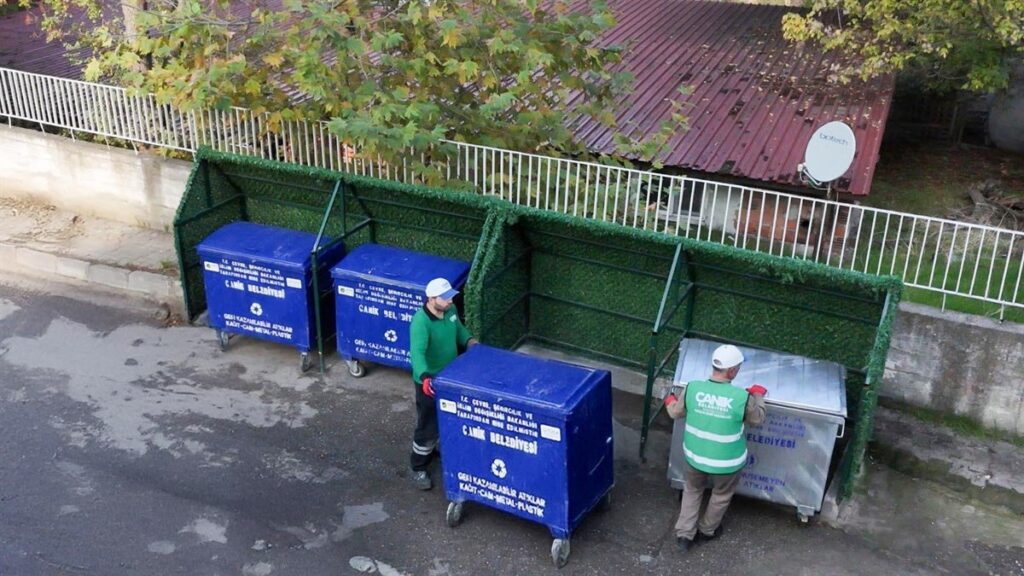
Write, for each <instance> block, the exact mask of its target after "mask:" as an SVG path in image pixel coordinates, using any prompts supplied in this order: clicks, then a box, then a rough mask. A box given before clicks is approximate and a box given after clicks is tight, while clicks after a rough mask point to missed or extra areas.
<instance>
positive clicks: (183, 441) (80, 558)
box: [0, 279, 1020, 576]
mask: <svg viewBox="0 0 1024 576" xmlns="http://www.w3.org/2000/svg"><path fill="white" fill-rule="evenodd" d="M153 312H154V309H151V308H149V307H148V306H147V305H145V304H141V303H137V302H133V301H131V300H126V299H124V298H109V297H102V296H96V295H90V294H89V293H87V292H84V291H83V290H79V289H68V288H59V287H46V289H45V291H41V290H40V287H39V285H38V284H35V285H26V284H24V283H23V282H13V283H12V281H11V280H10V279H8V280H7V281H2V279H0V453H2V454H3V455H4V458H3V459H2V460H0V574H3V575H8V574H10V575H35V574H45V575H50V574H62V575H64V574H68V575H77V574H87V575H99V574H104V575H105V574H110V575H121V574H131V575H135V574H146V575H149V574H161V575H162V574H188V575H190V576H199V575H214V574H222V575H228V574H241V575H245V576H253V575H257V576H269V575H299V576H315V575H321V574H323V575H328V574H329V575H346V574H360V573H377V574H382V575H385V576H395V575H406V576H413V575H415V576H442V575H452V576H454V575H474V576H475V575H490V574H495V575H498V574H515V575H519V574H555V573H558V571H556V570H555V569H554V568H553V567H552V566H551V562H550V558H549V554H550V553H549V551H550V545H551V539H550V535H549V534H548V532H547V530H546V529H545V528H543V527H541V526H540V525H537V524H532V523H529V522H526V521H523V520H519V519H516V518H513V517H510V516H507V515H504V514H501V513H499V512H496V511H493V510H490V509H488V508H485V507H482V506H474V505H472V504H467V508H466V512H465V518H464V521H463V523H462V524H461V526H459V527H458V528H456V529H451V528H448V527H447V526H446V525H445V521H444V511H445V505H446V501H445V499H444V495H443V492H442V490H440V489H439V488H435V489H434V490H432V491H430V492H418V491H416V490H414V489H412V487H411V485H410V483H409V480H408V479H407V472H406V466H407V461H408V449H409V445H410V434H411V428H412V425H413V420H414V411H413V406H412V400H411V383H409V382H408V380H407V376H406V375H405V374H403V373H401V372H398V371H395V370H388V369H375V370H371V371H370V373H369V374H368V375H367V376H366V377H365V378H362V379H358V380H356V379H353V378H351V377H350V376H349V375H348V374H347V372H346V371H345V370H344V367H343V366H341V365H339V366H336V367H334V369H333V370H331V371H330V372H329V373H328V374H327V376H326V377H324V378H321V377H319V375H314V374H310V375H306V376H301V377H300V376H299V375H298V370H297V366H298V355H297V353H295V352H294V351H293V350H289V349H287V348H283V347H280V346H277V345H272V344H267V343H262V342H256V341H252V340H245V339H238V340H235V341H232V345H231V348H230V349H229V351H228V352H226V353H222V352H221V351H220V350H219V349H218V348H217V346H216V343H215V338H214V335H213V333H212V331H211V330H209V329H204V328H201V327H192V326H170V327H168V326H166V325H165V324H164V323H163V322H162V321H160V320H158V319H156V318H155V317H154V314H153ZM615 403H616V407H615V412H616V422H617V424H616V439H615V441H616V449H617V456H616V465H615V467H616V487H615V489H614V499H613V503H612V506H611V507H610V508H609V509H607V510H603V511H598V512H595V513H594V514H592V515H591V516H590V517H589V518H588V519H587V520H585V521H584V523H583V524H582V525H581V526H580V527H579V529H578V530H577V532H576V533H575V534H574V535H573V537H572V556H571V558H570V562H569V565H568V566H567V567H565V568H564V569H563V570H562V571H561V573H562V574H567V575H574V574H719V575H722V574H758V575H761V574H865V575H867V574H871V575H875V574H934V573H957V574H970V573H977V574H985V573H990V572H996V573H1010V571H1012V570H1013V569H1014V566H1020V564H1019V561H1020V554H1019V551H1020V549H1019V548H1017V549H1012V548H1005V549H1004V548H1001V547H996V548H995V549H994V550H995V552H992V550H993V549H990V548H985V550H986V551H987V552H984V553H980V552H979V554H978V555H977V556H973V557H970V558H968V559H967V560H964V559H963V558H960V557H958V558H953V556H954V554H945V555H944V554H942V553H941V552H942V550H948V547H944V546H943V543H942V542H938V543H934V545H930V546H929V545H924V544H922V545H921V546H920V547H913V546H909V547H908V546H894V545H890V540H891V539H890V538H887V537H886V530H888V529H891V528H889V527H887V526H885V525H881V526H872V525H871V523H870V522H868V521H865V522H862V523H861V524H860V525H859V526H857V527H856V528H855V529H852V530H849V531H843V530H838V529H834V528H829V527H826V526H823V525H819V524H814V523H812V524H811V525H810V526H806V527H801V526H799V525H798V523H797V522H796V520H795V515H794V514H793V512H792V510H787V509H783V508H777V507H774V506H771V505H767V504H763V503H759V502H754V501H750V500H746V499H737V500H736V501H735V502H734V504H733V507H732V509H731V510H730V511H729V514H728V515H727V517H726V522H727V531H726V533H725V535H724V536H723V537H722V538H721V539H719V540H718V541H715V542H712V543H710V544H707V545H705V546H702V547H700V548H697V549H696V550H695V551H694V552H692V553H691V554H689V555H686V556H680V555H678V554H677V553H676V552H675V551H674V546H673V539H672V537H671V528H672V524H673V523H674V520H675V515H676V512H677V509H676V506H677V500H676V495H675V492H674V491H673V490H671V489H670V488H669V487H668V486H667V483H666V480H665V458H666V455H667V441H668V440H667V434H665V433H664V432H663V431H662V432H658V433H657V434H656V437H655V439H654V441H653V445H652V452H651V458H650V460H649V461H648V462H647V463H646V464H642V463H640V462H639V461H637V460H636V458H635V447H636V442H637V439H638V432H637V430H636V429H635V426H636V423H637V420H638V419H637V413H638V407H639V401H638V399H637V398H635V397H632V396H628V395H624V394H617V395H616V398H615ZM435 479H437V474H436V473H435ZM862 519H863V518H862ZM985 554H988V555H987V556H986V555H985ZM993 554H994V555H993ZM986 558H987V559H986ZM1015 563H1017V564H1015ZM994 567H995V568H994ZM1004 570H1005V572H1004Z"/></svg>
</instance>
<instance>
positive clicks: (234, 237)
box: [197, 222, 344, 369]
mask: <svg viewBox="0 0 1024 576" xmlns="http://www.w3.org/2000/svg"><path fill="white" fill-rule="evenodd" d="M328 241H329V240H324V243H325V244H326V243H327V242H328ZM315 243H316V235H314V234H310V233H307V232H299V231H296V230H288V229H286V228H277V227H274V226H266V225H262V224H254V223H252V222H233V223H231V224H227V225H226V226H223V227H221V228H219V229H217V230H216V231H215V232H213V233H212V234H210V235H209V236H207V237H206V238H205V239H204V240H203V241H202V242H200V244H199V246H198V247H197V251H198V252H199V258H200V261H201V263H202V267H203V282H204V284H205V288H206V306H207V310H208V316H209V320H208V323H209V325H210V326H212V327H213V328H215V329H216V330H217V333H218V339H219V341H220V343H221V346H222V347H224V348H226V347H227V342H228V336H229V335H230V334H242V335H245V336H252V337H254V338H260V339H262V340H269V341H271V342H280V343H282V344H288V345H290V346H294V347H295V348H297V349H298V350H299V352H301V353H302V367H303V369H305V368H308V353H309V350H310V349H311V348H313V347H315V345H316V317H315V312H314V311H315V308H314V304H313V299H314V298H315V297H316V295H315V294H314V291H313V283H312V279H313V271H312V256H311V254H312V251H313V247H314V244H315ZM343 254H344V247H343V246H342V245H341V244H340V243H338V244H336V245H335V246H333V247H331V248H329V249H327V250H326V251H324V252H323V253H322V254H321V255H320V256H319V257H318V258H317V266H318V268H319V270H318V271H317V273H318V277H317V281H318V282H319V284H320V287H321V289H322V290H326V289H327V288H328V287H329V286H330V268H331V266H333V265H334V264H336V263H337V262H338V260H340V259H341V257H342V255H343ZM324 303H325V304H330V303H332V300H331V299H330V298H327V299H325V301H324ZM323 312H324V316H325V317H326V318H330V317H331V315H332V314H331V312H332V311H330V310H324V311H323ZM333 329H334V325H333V323H332V322H325V324H324V331H325V334H324V337H325V339H326V338H327V337H329V336H330V335H331V334H332V333H333Z"/></svg>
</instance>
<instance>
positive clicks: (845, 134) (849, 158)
mask: <svg viewBox="0 0 1024 576" xmlns="http://www.w3.org/2000/svg"><path fill="white" fill-rule="evenodd" d="M856 152H857V138H856V137H855V136H854V135H853V129H851V128H850V127H849V126H847V125H846V124H844V123H842V122H839V121H836V122H829V123H828V124H825V125H824V126H822V127H821V128H818V129H817V130H815V131H814V134H812V135H811V139H810V141H809V142H807V151H806V152H804V163H803V164H801V165H800V166H799V167H798V169H799V170H800V171H801V172H803V173H804V174H806V175H808V176H810V177H811V179H812V180H814V181H815V182H816V183H819V184H824V183H826V182H831V181H833V180H835V179H836V178H839V177H840V176H842V175H843V174H845V173H846V171H847V170H849V169H850V164H852V163H853V155H854V153H856Z"/></svg>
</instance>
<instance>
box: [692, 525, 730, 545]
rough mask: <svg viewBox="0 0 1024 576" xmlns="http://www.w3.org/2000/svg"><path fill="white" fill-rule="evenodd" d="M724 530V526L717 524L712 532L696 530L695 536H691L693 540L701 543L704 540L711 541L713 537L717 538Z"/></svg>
mask: <svg viewBox="0 0 1024 576" xmlns="http://www.w3.org/2000/svg"><path fill="white" fill-rule="evenodd" d="M724 530H725V526H723V525H719V526H718V528H715V531H714V532H712V533H711V534H705V533H703V532H701V531H700V530H698V531H697V534H696V536H694V537H693V540H694V541H695V542H697V543H699V544H703V543H705V542H711V541H712V540H714V539H715V538H718V537H719V536H721V535H722V532H723V531H724Z"/></svg>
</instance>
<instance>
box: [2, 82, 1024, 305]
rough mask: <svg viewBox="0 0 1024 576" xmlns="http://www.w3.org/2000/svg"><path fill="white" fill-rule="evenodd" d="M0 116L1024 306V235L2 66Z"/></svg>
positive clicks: (990, 301) (959, 295)
mask: <svg viewBox="0 0 1024 576" xmlns="http://www.w3.org/2000/svg"><path fill="white" fill-rule="evenodd" d="M0 116H4V117H7V118H8V119H9V121H10V120H12V119H16V120H21V121H26V122H31V123H38V124H40V125H45V126H50V127H55V128H60V129H64V130H67V131H69V132H70V134H71V135H72V136H74V135H75V134H79V133H81V134H92V135H96V136H101V137H106V138H112V139H117V140H122V141H126V142H130V143H132V144H135V145H145V146H152V147H160V148H165V149H171V150H180V151H184V152H195V151H196V150H197V149H198V148H199V147H200V146H209V147H211V148H213V149H215V150H218V151H223V152H232V153H236V154H243V155H251V156H258V157H261V158H266V159H273V160H282V161H286V162H293V163H297V164H303V165H309V166H316V167H320V168H326V169H330V170H339V171H343V172H349V173H355V174H360V175H365V176H371V177H376V178H383V179H389V180H398V181H403V182H412V183H415V182H417V175H416V174H415V172H414V171H413V170H412V169H411V165H412V163H413V161H414V160H419V161H427V162H429V163H430V164H431V165H432V166H433V167H435V168H439V169H440V170H441V173H442V174H444V176H445V178H446V179H447V181H448V182H449V183H450V184H452V185H458V186H462V187H466V188H470V189H472V190H475V191H476V192H478V193H481V194H487V195H494V196H499V197H501V198H504V199H506V200H509V201H512V202H516V203H519V204H523V205H527V206H532V207H536V208H541V209H544V210H552V211H557V212H563V213H568V214H573V215H576V216H582V217H586V218H592V219H596V220H601V221H605V222H613V223H617V224H621V225H623V226H630V227H635V228H642V229H646V230H655V231H659V232H665V233H668V234H674V235H679V236H685V237H688V238H696V239H699V240H704V241H709V242H715V243H718V244H724V245H727V246H733V247H737V248H744V249H748V250H756V251H760V252H765V253H768V254H774V255H777V256H782V257H787V258H793V259H800V260H812V261H817V262H820V263H822V264H826V265H829V266H832V267H836V268H842V269H846V270H856V271H859V272H866V273H869V274H894V275H896V276H899V277H901V278H902V279H903V281H904V283H905V284H906V285H907V286H909V287H912V288H919V289H922V290H926V291H930V292H933V293H936V294H938V295H941V297H942V302H943V305H944V304H945V300H946V297H947V296H958V297H965V298H969V299H973V300H978V301H981V302H987V303H991V304H994V305H997V306H999V307H1000V314H1001V313H1002V311H1003V310H1005V308H1006V307H1015V308H1024V290H1022V288H1024V286H1022V279H1024V277H1022V273H1024V232H1020V231H1017V230H1011V229H1007V228H997V227H992V226H983V225H979V224H971V223H966V222H958V221H955V220H948V219H942V218H932V217H928V216H919V215H914V214H907V213H901V212H896V211H893V210H884V209H880V208H868V207H862V206H856V205H851V204H846V203H842V202H835V201H830V200H824V199H820V198H809V197H804V196H799V195H795V194H786V193H782V192H775V191H770V190H763V189H758V188H752V187H747V186H739V185H736V184H728V183H724V182H715V181H712V180H706V179H702V178H692V177H687V176H676V175H666V174H659V173H656V172H649V171H644V170H637V169H632V168H622V167H618V166H610V165H604V164H600V163H593V162H582V161H578V160H573V159H569V158H556V157H552V156H543V155H539V154H528V153H524V152H515V151H511V150H502V149H498V148H492V147H488V146H480V145H476V144H467V143H463V142H445V143H444V144H445V145H444V146H443V147H440V148H439V149H437V150H434V151H432V152H431V154H430V157H429V158H427V157H425V156H417V157H413V156H412V155H411V154H407V155H406V157H405V158H403V159H402V160H401V161H400V162H392V163H388V162H385V161H384V160H383V159H381V158H379V157H366V155H362V154H360V153H359V151H358V150H354V149H352V148H351V147H349V146H347V145H345V144H344V143H343V142H342V141H341V140H339V139H338V138H337V137H336V136H335V135H333V134H331V133H330V131H329V130H328V128H327V124H326V123H325V122H302V121H284V122H282V123H281V125H280V129H279V130H278V131H276V132H274V131H272V130H271V129H270V114H269V113H261V114H257V113H254V112H252V111H250V110H247V109H244V108H231V109H227V110H195V111H181V110H177V109H175V108H174V107H172V106H170V105H167V104H160V103H158V102H157V100H156V98H155V97H154V96H152V95H134V94H132V93H130V92H129V91H127V90H125V89H123V88H118V87H115V86H107V85H103V84H97V83H91V82H83V81H79V80H69V79H65V78H57V77H52V76H44V75H39V74H32V73H27V72H20V71H16V70H10V69H6V68H0Z"/></svg>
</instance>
